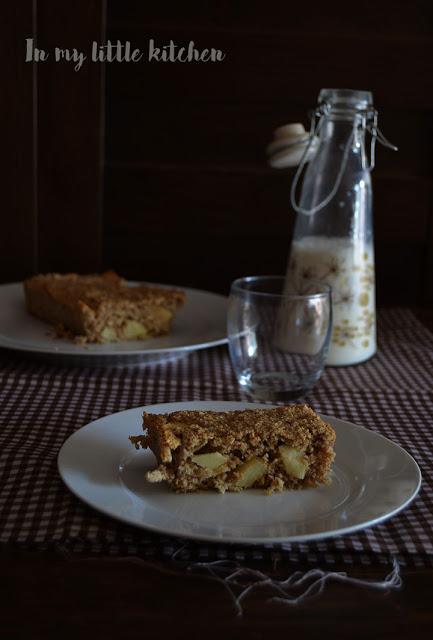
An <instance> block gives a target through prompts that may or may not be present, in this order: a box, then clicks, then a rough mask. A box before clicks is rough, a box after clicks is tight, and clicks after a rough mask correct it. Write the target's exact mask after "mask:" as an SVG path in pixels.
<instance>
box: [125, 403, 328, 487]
mask: <svg viewBox="0 0 433 640" xmlns="http://www.w3.org/2000/svg"><path fill="white" fill-rule="evenodd" d="M143 428H144V430H145V435H144V436H138V437H132V438H131V441H132V442H133V444H134V445H135V446H136V447H137V448H138V447H140V446H141V447H143V448H150V449H151V450H152V451H153V453H154V454H155V456H156V458H157V462H158V468H157V470H155V471H153V472H150V473H149V474H148V476H147V477H148V480H150V481H153V482H155V481H160V480H162V479H166V480H168V482H169V483H170V485H171V486H172V488H173V489H174V490H176V491H181V492H185V491H196V490H199V489H208V488H213V489H217V490H218V491H237V490H239V487H237V486H236V480H238V479H239V472H238V470H239V468H240V467H241V465H242V464H244V463H245V462H247V461H248V460H251V459H252V458H258V459H259V460H262V461H263V462H264V464H265V465H266V468H267V472H266V475H265V476H264V477H261V478H260V479H259V480H258V481H257V482H256V483H255V484H254V485H253V486H260V487H263V488H264V489H265V490H266V491H267V492H268V493H272V491H275V490H276V491H279V490H282V489H283V488H301V487H304V486H317V485H319V484H322V483H327V482H328V475H329V471H330V467H331V464H332V461H333V459H334V451H333V446H334V442H335V431H334V429H333V428H332V427H331V425H329V424H328V423H326V422H324V421H323V420H322V419H321V418H320V417H319V416H318V415H317V414H316V413H315V412H314V411H313V410H312V409H311V408H310V407H308V406H306V405H293V406H287V407H278V408H269V409H252V410H244V411H232V412H213V411H177V412H175V413H170V414H150V413H145V414H144V415H143ZM281 445H284V446H288V447H290V448H292V449H295V450H296V451H299V452H301V453H302V455H304V456H305V460H306V461H308V471H307V473H306V475H305V478H304V479H302V480H301V479H299V478H294V477H291V476H290V475H288V474H287V472H286V471H285V468H284V465H283V462H282V459H281V456H280V455H279V447H280V446H281ZM212 452H218V453H220V454H222V455H224V456H225V457H226V463H225V465H222V466H221V467H220V468H219V469H218V473H216V472H214V471H212V472H210V471H209V469H203V468H201V467H199V466H197V464H194V463H193V461H192V456H193V455H196V454H203V453H212ZM156 472H157V473H156Z"/></svg>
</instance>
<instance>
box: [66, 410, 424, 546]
mask: <svg viewBox="0 0 433 640" xmlns="http://www.w3.org/2000/svg"><path fill="white" fill-rule="evenodd" d="M211 403H212V404H214V405H216V406H218V405H221V404H226V405H228V404H230V405H239V408H240V409H241V408H242V407H243V408H272V407H276V406H278V405H273V404H262V403H252V402H243V401H235V400H233V401H232V400H186V401H179V402H159V403H155V404H150V405H139V406H137V407H131V408H129V409H124V410H121V411H116V412H114V413H111V414H107V415H105V416H102V417H100V418H97V419H96V420H92V421H91V422H89V423H87V424H85V425H83V426H82V427H81V428H79V429H77V430H76V431H74V433H72V434H71V435H70V436H69V437H68V438H67V439H66V440H65V441H64V443H63V444H62V446H61V448H60V450H59V453H58V455H57V470H58V473H59V475H60V477H61V479H62V481H63V483H64V484H65V485H66V487H67V488H68V490H69V491H71V493H72V494H73V495H74V496H75V497H76V498H78V499H79V500H80V501H81V502H83V503H84V504H86V505H87V506H88V507H90V508H92V509H95V511H97V512H99V513H102V514H103V515H105V516H108V517H110V518H113V520H117V521H119V522H123V523H124V524H127V525H129V526H134V527H136V528H137V529H141V530H146V531H151V532H153V533H158V534H160V535H169V536H172V537H179V538H184V539H187V540H195V541H202V542H210V543H220V544H221V543H223V544H242V545H263V544H284V543H302V542H315V541H320V540H324V539H327V538H335V537H340V536H343V535H349V534H352V533H356V532H357V531H361V530H365V529H369V528H371V527H374V526H376V525H378V524H381V523H383V522H386V521H387V520H389V519H390V518H393V517H394V516H395V515H397V514H398V513H400V512H401V511H403V510H404V509H405V508H406V507H407V506H408V505H409V504H410V503H411V502H413V500H414V499H415V498H416V497H417V495H418V493H419V490H420V488H421V484H422V474H421V469H420V467H419V465H418V463H417V461H416V460H415V459H414V457H413V456H412V455H411V454H410V453H409V452H408V451H406V449H404V448H403V447H401V446H400V445H399V444H397V443H396V442H394V441H393V440H391V439H390V438H388V437H386V436H384V435H382V434H380V433H377V432H375V431H372V430H371V429H368V428H367V427H364V426H362V425H359V424H355V423H353V422H350V421H348V420H343V419H342V418H337V417H335V416H329V415H326V414H322V413H318V415H319V416H320V417H321V418H322V419H324V420H327V419H328V420H329V419H330V420H337V421H338V422H340V423H343V424H345V425H350V427H351V428H355V429H357V430H363V431H366V432H369V433H370V434H371V435H372V436H373V437H378V438H379V439H383V440H385V441H386V442H387V443H388V444H390V445H391V446H392V447H395V448H396V449H397V450H398V451H399V452H400V454H403V455H404V456H405V457H407V458H408V459H409V460H410V461H411V464H412V465H414V472H415V473H416V474H417V482H416V488H415V490H414V491H413V493H412V494H411V495H410V496H409V497H408V498H407V499H406V500H405V501H404V502H402V503H401V504H400V505H398V506H397V507H396V508H394V509H393V510H392V511H390V512H387V513H386V514H383V515H380V516H377V517H376V518H374V519H372V520H368V521H366V522H360V523H358V524H355V525H351V526H347V527H342V528H338V529H332V530H327V531H323V532H319V533H309V534H302V535H295V536H276V537H265V538H263V537H256V536H247V537H246V536H242V537H237V536H229V537H226V536H224V535H222V536H217V535H208V534H200V533H194V532H192V533H178V532H176V531H172V530H171V529H169V528H166V527H160V526H156V525H153V524H151V525H149V524H144V523H143V522H142V521H136V520H132V519H131V518H128V517H125V516H122V515H121V514H114V513H113V511H110V510H109V509H105V508H104V507H100V506H97V505H95V503H94V502H91V501H90V500H87V499H86V497H83V495H82V494H80V493H79V492H78V491H76V489H75V487H73V486H72V485H71V483H70V482H68V479H67V478H66V477H65V475H64V473H63V472H62V468H61V462H62V461H61V458H62V456H64V455H65V448H67V446H68V443H69V442H70V441H71V440H72V439H75V438H76V437H77V438H79V437H80V436H79V434H80V433H81V432H82V429H87V428H92V427H93V428H94V426H95V424H97V423H100V422H103V421H104V420H105V419H107V418H111V417H113V416H116V415H119V414H124V413H127V412H134V411H135V412H136V411H144V410H149V409H153V408H156V407H162V406H167V405H170V406H176V407H178V408H177V409H173V411H176V410H182V408H183V409H184V410H185V409H186V408H187V405H189V406H191V405H192V404H194V405H197V404H201V405H204V404H207V405H208V404H211ZM215 410H218V409H215ZM221 410H222V411H223V410H224V409H221ZM227 410H228V411H230V410H234V409H227ZM170 411H171V410H170ZM119 462H120V459H119ZM116 479H117V474H116ZM119 484H121V483H119ZM124 490H125V489H124Z"/></svg>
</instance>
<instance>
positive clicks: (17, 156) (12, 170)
mask: <svg viewBox="0 0 433 640" xmlns="http://www.w3.org/2000/svg"><path fill="white" fill-rule="evenodd" d="M35 17H36V16H35V12H34V7H33V4H32V2H22V3H15V2H9V3H5V4H4V5H3V6H2V21H3V24H4V26H7V28H4V29H1V31H0V32H1V36H2V44H3V47H2V51H3V55H2V58H1V61H2V81H3V88H4V90H3V92H2V98H1V100H0V121H1V123H2V136H1V159H2V162H1V202H2V205H1V206H2V211H1V220H2V226H1V233H0V282H8V281H13V280H18V279H21V278H24V277H26V276H27V275H29V274H30V273H32V272H33V270H34V269H35V267H36V260H37V245H36V225H37V207H36V202H35V189H36V168H35V152H36V137H35V133H34V120H35V117H36V111H35V108H36V93H35V91H36V69H35V68H32V66H31V65H26V64H24V56H25V49H24V38H23V37H22V36H23V34H24V33H25V34H27V37H32V35H35V27H36V23H35Z"/></svg>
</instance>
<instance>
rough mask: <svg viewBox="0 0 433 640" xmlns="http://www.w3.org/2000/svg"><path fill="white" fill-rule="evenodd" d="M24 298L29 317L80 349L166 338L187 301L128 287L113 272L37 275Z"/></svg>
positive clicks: (176, 294)
mask: <svg viewBox="0 0 433 640" xmlns="http://www.w3.org/2000/svg"><path fill="white" fill-rule="evenodd" d="M24 292H25V298H26V305H27V310H28V311H29V313H31V314H32V315H35V316H37V317H38V318H40V319H41V320H45V321H46V322H49V323H50V324H52V325H54V326H55V327H56V329H57V332H58V333H59V335H62V336H63V335H65V333H66V335H72V336H73V337H74V338H75V340H76V341H77V342H81V343H85V342H97V343H103V342H117V341H119V340H143V339H146V338H151V337H155V336H160V335H165V334H167V333H169V331H170V326H171V321H172V319H173V316H174V313H175V311H176V310H177V309H178V307H180V306H181V305H183V304H184V302H185V299H186V296H185V293H184V292H183V291H179V290H177V289H168V288H164V287H156V286H150V285H136V286H128V285H127V283H126V282H125V281H124V280H123V279H122V278H121V277H120V276H118V275H117V274H116V273H114V272H113V271H107V272H105V273H102V274H101V275H77V274H76V273H67V274H59V273H49V274H45V275H42V274H41V275H36V276H33V277H32V278H28V279H27V280H25V281H24Z"/></svg>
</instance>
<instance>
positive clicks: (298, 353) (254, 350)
mask: <svg viewBox="0 0 433 640" xmlns="http://www.w3.org/2000/svg"><path fill="white" fill-rule="evenodd" d="M307 287H308V288H307V289H306V290H305V292H303V293H302V294H301V295H300V294H294V293H289V292H288V288H287V283H286V280H285V278H284V277H283V276H254V277H248V278H239V279H237V280H235V281H234V282H233V283H232V285H231V290H230V298H229V307H228V317H227V333H228V340H229V351H230V358H231V362H232V365H233V368H234V370H235V372H236V376H237V379H238V382H239V384H240V386H241V387H242V388H243V390H244V391H246V392H247V393H248V394H249V395H250V396H252V397H253V398H254V399H256V400H262V401H263V400H265V401H266V400H269V401H273V402H275V401H281V402H286V401H290V400H296V399H297V398H300V397H302V396H304V395H305V394H307V393H308V392H309V391H310V390H311V389H312V388H313V386H314V385H315V383H316V382H317V380H318V379H319V378H320V376H321V374H322V371H323V367H324V363H325V359H326V355H327V352H328V347H329V340H330V335H331V327H332V302H331V287H330V286H329V285H326V284H322V283H311V282H310V283H308V285H307Z"/></svg>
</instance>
